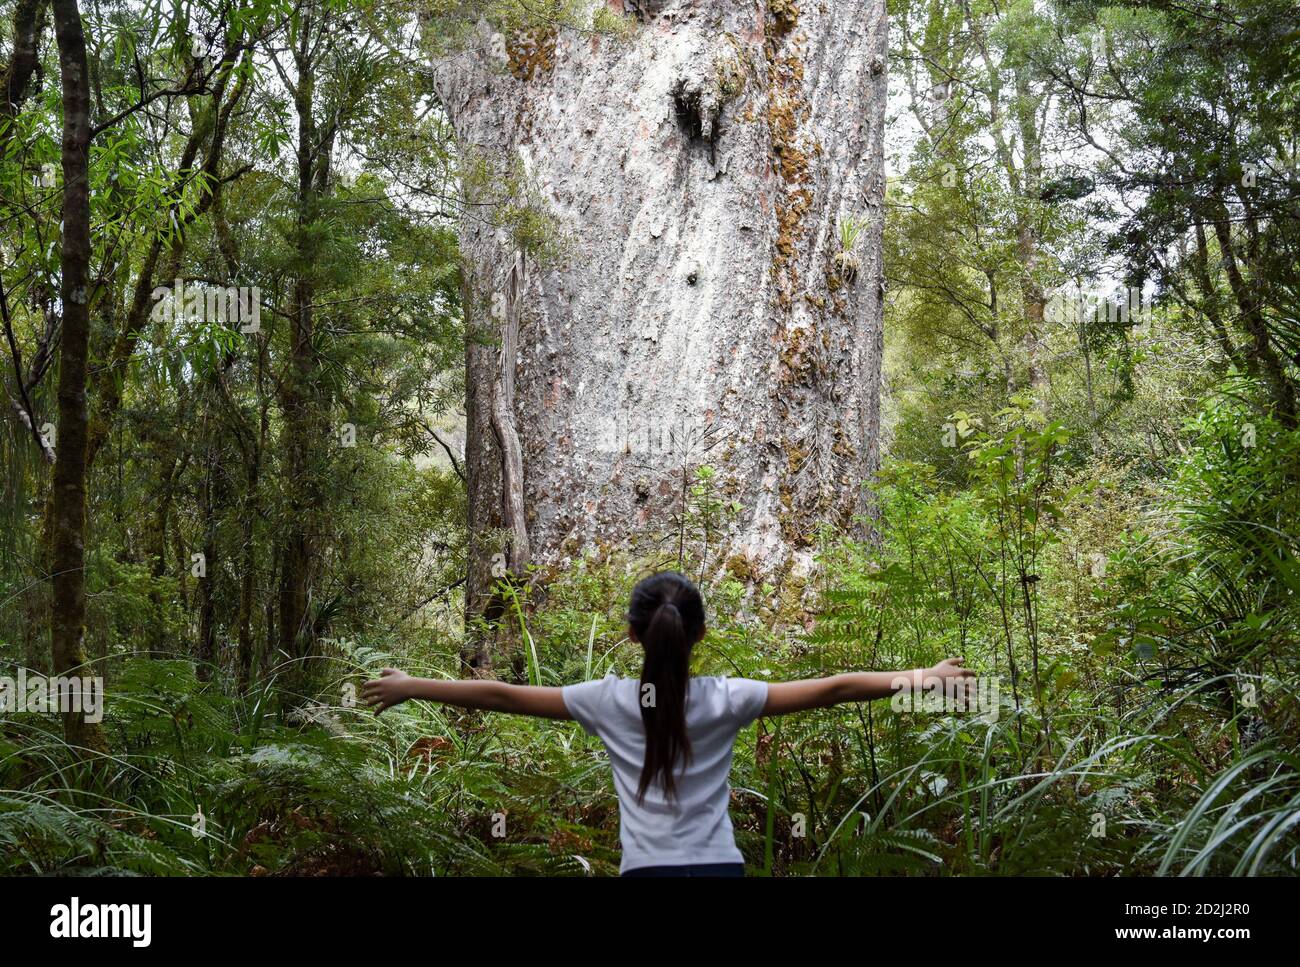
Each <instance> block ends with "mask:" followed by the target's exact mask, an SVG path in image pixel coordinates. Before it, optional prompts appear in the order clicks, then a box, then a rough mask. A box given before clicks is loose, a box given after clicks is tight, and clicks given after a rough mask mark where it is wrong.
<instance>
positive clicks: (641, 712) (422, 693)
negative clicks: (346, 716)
mask: <svg viewBox="0 0 1300 967" xmlns="http://www.w3.org/2000/svg"><path fill="white" fill-rule="evenodd" d="M627 620H628V625H629V631H628V634H629V637H631V639H632V640H633V641H636V642H640V644H641V646H642V648H643V649H644V650H645V664H644V665H643V667H642V670H641V677H640V679H639V680H634V679H630V678H619V677H617V676H615V675H614V673H613V672H611V673H610V674H608V675H607V676H605V677H604V678H602V679H600V680H599V681H593V682H583V683H582V684H580V685H566V686H564V687H563V688H539V687H535V686H531V685H508V684H506V683H505V682H494V681H439V680H435V679H427V678H411V677H410V676H408V675H407V674H406V673H404V672H400V671H397V670H396V669H392V668H385V669H384V670H383V672H382V673H381V675H382V677H380V678H377V679H375V680H373V681H369V682H366V684H365V685H364V686H363V689H362V694H363V696H364V697H365V700H366V702H367V703H368V704H370V705H372V706H374V708H375V711H376V713H379V712H382V711H383V710H384V709H386V708H392V707H393V706H394V705H397V704H399V703H401V702H404V701H406V700H407V699H409V698H419V699H425V700H427V701H433V702H444V703H447V704H449V705H459V706H461V707H462V708H479V709H488V710H491V711H496V712H513V713H515V714H516V715H533V716H537V717H539V718H549V719H576V720H577V721H578V722H579V723H580V724H581V725H582V727H583V729H584V730H586V732H587V734H589V735H594V736H598V737H599V738H600V740H601V742H603V743H604V745H605V749H606V750H607V751H608V753H609V762H610V765H611V767H612V768H613V770H614V788H615V790H616V791H617V793H618V805H619V839H620V841H621V842H622V845H623V861H622V865H621V867H620V871H621V873H622V875H624V876H743V875H744V870H745V868H744V862H743V860H744V858H743V857H742V856H741V853H740V850H739V849H737V848H736V841H735V836H734V835H733V833H732V829H731V818H730V816H728V815H727V803H728V801H729V798H730V787H729V786H728V782H727V779H728V774H729V773H730V771H731V751H732V746H733V745H734V744H735V741H736V733H737V732H738V731H739V730H740V729H743V728H745V727H746V726H747V725H749V724H750V723H751V722H753V721H754V720H755V719H756V718H758V717H759V716H760V715H762V716H768V715H786V714H788V713H790V712H800V711H803V710H804V709H809V708H823V707H825V706H828V705H835V704H836V703H838V702H860V701H866V700H869V699H873V698H885V697H887V696H889V695H892V694H893V693H895V692H898V691H908V690H911V689H913V688H915V689H918V690H919V689H920V688H921V687H922V685H923V683H924V684H925V685H927V686H931V685H933V684H934V680H935V679H938V680H941V681H942V682H943V687H944V688H945V689H952V690H954V691H955V690H956V689H957V687H958V685H959V683H960V680H961V679H965V678H969V677H972V676H973V675H974V672H972V671H970V670H968V669H966V668H963V667H961V666H962V659H960V658H950V659H948V660H947V661H943V662H940V663H939V664H938V665H935V666H934V667H933V668H928V669H916V670H913V671H909V672H853V673H850V674H844V675H833V676H831V677H829V678H812V679H806V680H804V681H796V682H773V683H771V684H770V685H769V684H768V683H767V682H760V681H753V680H751V679H747V678H727V677H722V678H698V677H697V678H693V677H691V674H690V661H691V649H692V648H693V647H694V646H695V644H696V643H697V642H698V641H699V640H700V639H701V638H703V637H704V630H705V628H704V602H703V600H702V599H701V598H700V592H699V591H698V590H697V589H696V587H695V585H694V584H692V583H691V582H690V581H689V580H687V579H686V578H685V577H683V576H682V575H680V574H678V573H677V572H675V571H665V572H663V573H661V574H655V575H653V576H652V577H648V578H646V579H645V580H643V581H641V582H640V583H638V584H637V586H636V587H635V588H634V589H633V590H632V604H631V606H630V607H629V608H628V614H627Z"/></svg>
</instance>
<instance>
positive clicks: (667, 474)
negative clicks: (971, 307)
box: [435, 0, 887, 611]
mask: <svg viewBox="0 0 1300 967" xmlns="http://www.w3.org/2000/svg"><path fill="white" fill-rule="evenodd" d="M610 6H611V7H613V8H614V9H615V10H617V9H618V7H619V4H618V0H614V2H613V3H611V4H610ZM593 9H594V4H593ZM633 12H634V13H636V18H635V22H636V29H635V32H634V33H633V34H632V36H631V37H629V38H618V37H614V36H610V35H599V34H596V33H593V32H584V31H580V30H575V29H559V30H534V31H527V32H519V33H516V34H513V35H507V36H501V35H499V34H494V33H493V28H492V27H490V26H488V25H486V24H480V25H479V26H478V28H477V30H476V31H475V33H474V40H473V41H472V42H471V43H470V44H469V45H467V46H466V47H465V48H464V49H462V50H460V51H459V52H458V53H455V54H452V55H448V56H447V57H445V58H442V59H440V60H439V61H438V62H437V63H436V64H435V80H436V88H437V91H438V94H439V97H440V99H441V101H442V102H443V104H444V106H445V108H446V110H447V112H448V114H449V116H450V119H451V121H452V124H453V126H454V129H455V132H456V135H457V137H458V140H459V143H460V145H461V148H462V150H463V152H464V156H465V160H466V163H467V167H473V166H477V167H478V168H479V170H483V168H484V167H486V168H489V169H491V170H494V171H496V172H497V173H498V175H499V176H500V177H499V179H498V180H497V181H496V182H493V184H496V185H499V184H501V183H503V182H504V178H505V175H506V174H507V173H509V172H511V171H515V172H518V173H520V175H521V180H522V182H523V183H524V184H526V185H528V186H530V189H531V191H532V192H533V197H534V200H535V201H536V202H537V204H538V205H539V206H540V208H541V209H542V210H544V211H545V212H546V213H547V215H548V216H549V217H550V218H551V219H552V220H553V225H554V228H555V230H556V233H557V235H558V237H559V238H560V239H561V252H560V254H559V255H558V256H557V257H554V258H552V259H551V260H549V261H547V260H545V259H542V260H540V261H539V260H537V259H530V260H529V262H528V264H527V271H526V272H525V273H524V274H523V275H522V277H521V278H520V279H519V310H520V311H519V314H518V318H517V324H518V349H517V358H516V359H515V362H514V372H513V379H514V387H513V389H514V400H513V407H511V409H512V410H513V415H514V418H515V419H514V426H515V428H516V429H517V433H518V435H519V439H520V443H521V447H522V477H523V479H522V494H520V495H519V497H520V499H521V500H522V505H523V507H524V508H526V514H527V539H528V544H529V546H530V548H531V560H532V563H534V564H537V565H540V566H541V567H542V568H546V567H548V566H553V567H554V566H558V567H563V566H564V565H565V564H566V563H567V561H568V560H569V559H571V558H572V557H574V556H576V555H578V554H580V553H583V552H584V551H585V550H587V549H589V548H592V547H595V548H598V549H599V550H602V551H626V552H631V553H637V552H638V550H640V549H643V548H644V544H643V539H644V538H646V537H647V536H648V535H653V534H656V533H659V534H662V533H664V532H666V531H667V530H669V529H670V528H671V527H672V521H673V517H674V514H675V512H676V503H675V498H676V497H677V495H678V492H679V491H678V488H677V487H676V486H675V485H674V483H675V482H676V483H680V480H679V476H678V475H679V474H680V469H681V467H682V464H683V452H682V451H683V447H684V444H683V440H684V438H689V439H694V440H699V439H701V438H702V437H703V436H705V435H709V436H711V437H712V438H716V439H721V440H723V442H722V443H721V444H720V445H719V446H716V447H715V448H714V449H713V450H712V451H711V452H710V453H709V454H708V457H707V461H706V462H708V463H710V464H711V465H713V466H714V467H715V468H716V469H717V470H718V471H719V475H720V478H721V480H722V489H723V493H724V494H725V496H726V497H727V498H728V499H729V500H735V501H737V502H739V503H740V504H741V505H742V508H743V509H742V511H741V513H740V514H739V516H738V518H737V519H735V520H734V522H733V523H732V525H731V526H730V529H729V530H728V531H727V533H725V534H724V535H722V542H723V544H724V545H725V553H726V554H729V555H731V560H732V561H733V562H734V561H735V560H736V559H737V556H738V557H739V559H740V560H742V561H743V562H745V563H744V566H743V569H737V570H743V573H746V574H747V575H750V576H757V575H760V574H761V575H763V576H764V577H766V578H768V579H773V580H777V581H780V580H782V579H783V578H785V577H786V576H787V575H788V574H789V573H790V572H791V570H797V571H800V572H803V571H806V570H807V569H808V568H809V567H810V565H811V562H812V553H811V550H812V546H813V542H814V538H815V531H816V528H817V526H818V525H820V524H823V523H825V524H831V525H833V526H835V527H837V528H840V529H841V530H854V531H858V532H859V533H861V532H863V531H865V530H866V529H867V527H866V525H864V524H863V523H862V521H863V520H864V519H865V517H866V515H868V514H869V512H870V511H871V506H872V503H871V497H870V492H869V489H866V488H863V487H862V484H863V482H864V481H868V480H869V479H870V478H871V475H872V474H873V472H874V471H875V470H876V468H877V464H878V454H879V446H878V437H879V428H880V405H879V393H880V363H881V352H882V317H881V303H882V296H883V280H882V274H881V264H880V248H881V229H882V224H883V222H882V219H883V194H884V175H883V161H882V157H883V128H884V108H885V96H886V91H885V82H886V73H885V56H886V39H887V23H886V17H885V4H884V2H883V0H851V2H846V0H839V2H836V3H833V4H832V3H824V4H816V3H810V2H805V3H802V4H798V5H797V4H796V3H794V2H792V0H766V2H751V3H731V2H727V3H724V2H721V0H697V2H689V0H676V2H673V0H669V2H665V3H655V4H641V5H640V9H639V10H636V11H633ZM499 200H500V199H499V198H498V199H494V198H493V196H492V189H490V188H489V189H484V188H482V187H478V188H474V189H472V190H469V191H468V193H467V197H466V198H465V215H464V217H463V221H462V225H461V244H462V251H463V257H464V283H463V284H464V290H463V291H464V295H465V304H466V315H467V323H468V327H469V330H470V332H471V333H472V334H475V335H477V337H478V338H477V339H471V340H470V342H469V345H468V349H467V359H466V364H467V368H468V384H469V398H468V413H467V417H468V419H467V443H466V471H467V474H468V478H469V479H468V484H469V487H468V490H469V502H470V528H471V532H472V535H473V536H472V538H471V541H472V546H471V561H472V563H471V575H470V586H471V590H470V600H471V611H472V610H473V602H474V600H475V599H476V596H477V598H479V599H480V600H481V598H482V593H483V591H484V589H485V588H486V587H487V586H488V584H489V583H490V578H491V573H490V557H491V554H492V552H493V551H494V550H497V549H498V548H499V545H494V544H493V543H492V541H491V540H490V535H491V534H492V533H493V531H496V532H498V533H499V532H500V531H501V530H502V529H503V528H505V527H506V525H507V524H508V523H509V514H508V511H507V508H508V506H509V503H510V495H509V494H508V493H507V494H503V488H502V477H503V472H502V467H503V460H502V452H501V445H500V442H499V440H498V437H497V435H496V434H494V432H493V411H494V407H497V408H498V411H499V410H500V407H499V406H498V402H499V401H498V400H497V399H496V393H497V390H496V389H495V387H498V386H499V385H500V382H499V379H498V377H499V375H500V374H499V371H498V366H499V365H500V362H501V359H502V353H501V337H502V328H503V326H502V322H501V321H500V319H499V318H494V315H493V312H492V305H493V300H494V297H496V298H497V299H498V300H502V296H499V295H498V293H504V292H505V291H506V289H507V286H508V285H509V280H510V274H511V272H512V271H516V264H517V263H516V257H517V248H518V242H517V239H516V238H515V237H514V236H513V235H512V233H511V231H510V230H509V226H508V225H505V224H502V222H501V220H500V219H496V220H494V219H493V218H492V217H491V212H493V211H499V210H500V207H499V205H497V206H495V207H494V204H495V202H497V201H499ZM848 219H855V220H860V221H861V222H863V223H864V224H865V230H864V231H863V232H862V233H861V235H860V237H859V239H858V242H857V245H856V246H855V249H854V251H853V252H851V253H842V252H841V245H840V238H839V229H840V226H841V224H842V223H843V222H844V221H846V220H848ZM498 304H500V303H498ZM496 315H497V317H501V316H503V313H501V312H499V311H498V313H497V314H496ZM516 543H517V542H516ZM511 550H512V551H513V548H512V549H511ZM508 557H509V559H510V560H511V563H512V565H513V564H514V563H515V560H516V557H517V555H515V554H514V553H510V554H509V555H508Z"/></svg>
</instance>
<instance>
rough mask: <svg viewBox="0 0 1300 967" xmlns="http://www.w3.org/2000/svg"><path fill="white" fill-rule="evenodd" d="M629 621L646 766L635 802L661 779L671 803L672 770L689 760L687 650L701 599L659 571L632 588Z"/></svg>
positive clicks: (694, 637) (700, 617) (699, 625)
mask: <svg viewBox="0 0 1300 967" xmlns="http://www.w3.org/2000/svg"><path fill="white" fill-rule="evenodd" d="M627 621H628V624H630V625H631V626H632V630H633V631H635V632H636V636H637V638H639V639H640V641H641V646H642V647H643V648H644V649H645V665H644V666H642V669H641V689H640V696H639V697H640V702H641V721H642V722H643V723H644V724H645V765H644V766H643V767H642V769H641V784H640V785H639V786H638V787H637V791H636V798H637V802H642V801H644V799H645V793H646V790H647V789H649V788H650V786H651V785H652V784H653V783H654V781H655V780H656V779H659V780H660V781H661V783H662V785H663V788H664V793H665V795H666V796H667V798H668V799H670V800H671V799H673V798H675V797H676V795H677V782H676V780H675V779H674V778H673V767H674V766H675V765H676V764H677V762H678V761H679V760H680V761H682V762H689V761H690V758H691V740H690V736H688V735H687V734H686V686H687V685H688V684H689V683H690V676H691V669H690V665H691V648H692V647H694V645H695V643H696V642H697V641H699V640H700V637H701V636H702V635H703V633H704V599H703V598H701V597H700V592H699V589H698V588H696V587H695V585H694V584H692V583H691V582H690V581H689V580H688V579H687V578H685V577H683V576H682V575H681V574H678V573H677V572H676V571H662V572H660V573H659V574H653V575H651V576H650V577H648V578H645V579H643V580H641V581H639V582H637V586H636V587H634V588H633V589H632V603H631V604H630V605H629V606H628V609H627ZM647 685H649V686H651V688H650V689H647V688H646V686H647Z"/></svg>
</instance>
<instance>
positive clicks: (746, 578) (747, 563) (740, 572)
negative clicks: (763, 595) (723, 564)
mask: <svg viewBox="0 0 1300 967" xmlns="http://www.w3.org/2000/svg"><path fill="white" fill-rule="evenodd" d="M727 573H728V574H730V575H731V576H732V577H733V578H735V579H736V580H737V581H742V582H744V583H745V584H757V583H758V581H759V580H760V579H761V578H762V576H763V575H762V573H761V572H760V571H759V569H758V567H757V565H755V564H754V562H753V561H752V560H750V558H749V557H748V555H745V554H732V555H731V556H730V557H729V558H727Z"/></svg>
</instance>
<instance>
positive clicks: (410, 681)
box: [361, 668, 573, 719]
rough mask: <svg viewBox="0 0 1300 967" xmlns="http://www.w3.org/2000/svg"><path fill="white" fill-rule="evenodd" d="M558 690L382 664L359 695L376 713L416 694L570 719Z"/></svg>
mask: <svg viewBox="0 0 1300 967" xmlns="http://www.w3.org/2000/svg"><path fill="white" fill-rule="evenodd" d="M560 691H561V690H560V689H558V688H543V687H540V686H535V685H511V684H509V683H507V682H493V681H443V680H441V679H437V678H412V677H411V676H410V675H408V674H406V672H403V671H398V670H397V669H396V668H385V669H384V670H383V671H381V672H380V673H379V677H378V678H375V679H372V680H371V681H368V682H366V683H365V684H364V685H362V686H361V697H362V698H363V699H364V700H365V702H366V704H367V705H370V706H372V707H373V708H374V710H375V714H376V715H378V714H379V713H380V712H382V711H383V710H384V709H386V708H392V707H393V706H394V705H400V704H401V703H402V702H405V701H406V700H407V699H408V698H420V699H424V700H425V701H427V702H441V703H442V704H444V705H459V706H460V707H461V708H481V709H487V710H488V711H490V712H510V713H513V714H515V715H532V716H535V717H536V718H543V719H571V718H573V716H572V715H570V714H569V710H568V709H567V708H565V706H564V698H563V696H562V695H561V694H560Z"/></svg>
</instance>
